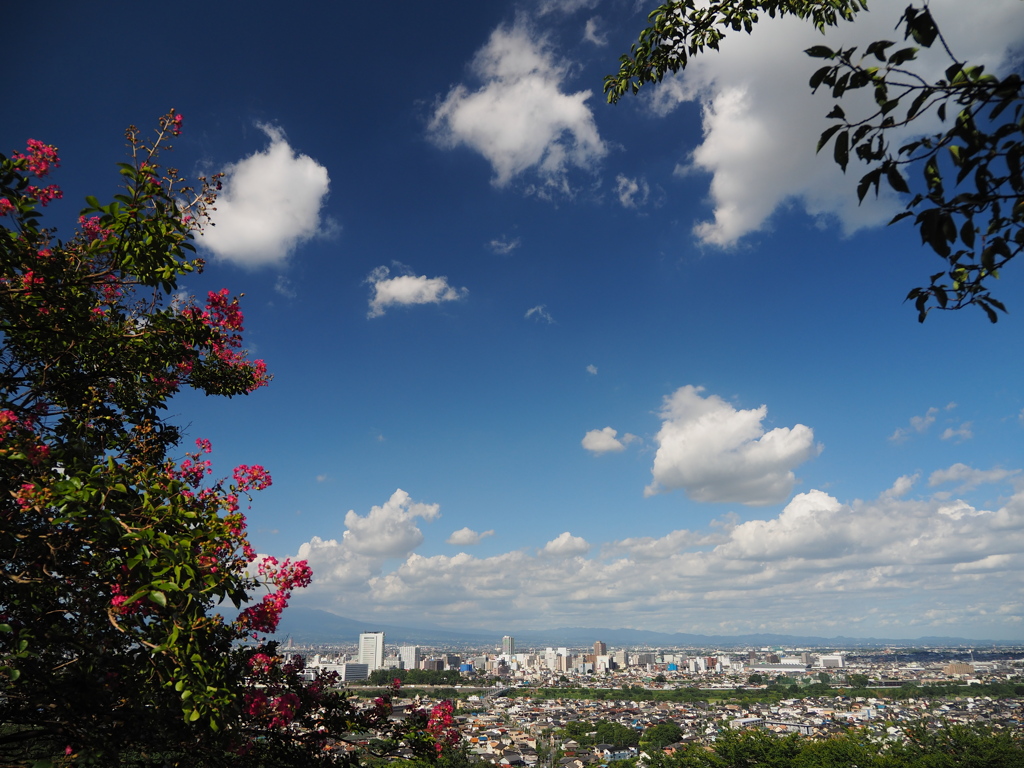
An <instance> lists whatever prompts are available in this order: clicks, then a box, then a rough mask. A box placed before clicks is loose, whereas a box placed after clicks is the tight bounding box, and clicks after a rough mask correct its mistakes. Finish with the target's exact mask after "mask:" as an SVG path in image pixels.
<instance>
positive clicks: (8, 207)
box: [0, 197, 14, 216]
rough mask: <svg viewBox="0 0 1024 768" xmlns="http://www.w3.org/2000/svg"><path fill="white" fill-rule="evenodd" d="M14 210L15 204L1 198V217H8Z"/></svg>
mask: <svg viewBox="0 0 1024 768" xmlns="http://www.w3.org/2000/svg"><path fill="white" fill-rule="evenodd" d="M13 210H14V203H12V202H11V201H10V200H8V199H7V198H6V197H0V216H6V215H7V214H8V213H10V212H11V211H13Z"/></svg>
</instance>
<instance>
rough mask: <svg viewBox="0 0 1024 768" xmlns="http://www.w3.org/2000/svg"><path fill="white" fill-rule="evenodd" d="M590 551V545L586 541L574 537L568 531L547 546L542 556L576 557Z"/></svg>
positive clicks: (542, 551)
mask: <svg viewBox="0 0 1024 768" xmlns="http://www.w3.org/2000/svg"><path fill="white" fill-rule="evenodd" d="M589 551H590V544H588V543H587V540H586V539H584V538H581V537H579V536H573V535H572V534H571V533H569V532H568V531H566V532H565V533H562V534H560V535H559V536H558V537H557V538H554V539H552V540H551V541H549V542H548V543H547V544H545V545H544V548H543V549H542V550H541V554H543V555H552V556H554V557H576V556H577V555H585V554H587V552H589Z"/></svg>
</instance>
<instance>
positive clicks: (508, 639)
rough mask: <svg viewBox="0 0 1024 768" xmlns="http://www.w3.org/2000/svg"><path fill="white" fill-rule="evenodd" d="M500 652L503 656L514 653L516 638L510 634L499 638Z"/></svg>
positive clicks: (513, 654)
mask: <svg viewBox="0 0 1024 768" xmlns="http://www.w3.org/2000/svg"><path fill="white" fill-rule="evenodd" d="M501 653H502V655H504V656H515V655H516V639H515V638H514V637H512V635H505V636H504V637H503V638H501Z"/></svg>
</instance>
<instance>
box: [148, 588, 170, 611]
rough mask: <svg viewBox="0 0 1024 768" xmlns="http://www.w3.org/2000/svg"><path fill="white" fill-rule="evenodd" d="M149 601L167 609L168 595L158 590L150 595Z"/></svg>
mask: <svg viewBox="0 0 1024 768" xmlns="http://www.w3.org/2000/svg"><path fill="white" fill-rule="evenodd" d="M149 599H150V600H151V601H153V602H154V603H156V604H157V605H159V606H160V607H161V608H166V607H167V595H165V594H164V593H163V592H161V591H160V590H158V589H154V590H152V591H151V592H150V593H149Z"/></svg>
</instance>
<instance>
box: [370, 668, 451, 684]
mask: <svg viewBox="0 0 1024 768" xmlns="http://www.w3.org/2000/svg"><path fill="white" fill-rule="evenodd" d="M394 680H401V681H402V686H403V687H404V686H407V685H461V684H462V674H461V673H460V672H459V671H458V670H457V669H446V670H442V671H439V672H438V671H434V670H432V669H375V670H374V671H373V672H371V673H370V677H369V679H367V680H366V681H365V684H366V685H391V683H392V681H394Z"/></svg>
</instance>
